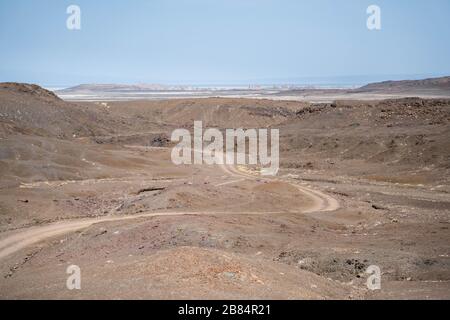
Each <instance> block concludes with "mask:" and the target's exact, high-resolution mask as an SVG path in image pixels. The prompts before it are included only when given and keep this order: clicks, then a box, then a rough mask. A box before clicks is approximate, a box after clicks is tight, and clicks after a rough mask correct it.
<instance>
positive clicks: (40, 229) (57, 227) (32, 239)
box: [0, 165, 339, 259]
mask: <svg viewBox="0 0 450 320" xmlns="http://www.w3.org/2000/svg"><path fill="white" fill-rule="evenodd" d="M221 168H222V169H223V170H224V171H225V172H226V173H227V174H229V175H232V176H235V177H239V178H241V180H245V179H251V180H257V179H259V180H268V181H281V182H285V183H289V184H290V185H292V186H294V187H295V188H297V189H298V190H299V191H300V192H302V193H303V194H305V195H307V196H308V197H310V198H311V199H312V200H313V205H312V206H310V207H309V208H307V209H306V210H302V211H301V212H299V213H310V212H323V211H334V210H337V209H338V208H339V203H338V201H337V200H336V199H334V198H332V197H331V196H329V195H326V194H324V193H322V192H320V191H317V190H313V189H310V188H307V187H304V186H300V185H298V184H296V183H293V182H290V181H286V180H284V179H281V178H266V177H260V176H255V175H251V174H248V173H245V172H242V171H241V170H239V169H237V168H235V167H233V166H226V165H223V166H221ZM271 213H272V212H152V213H144V214H139V215H132V216H107V217H99V218H88V219H79V220H72V221H62V222H56V223H52V224H49V225H45V226H37V227H30V228H26V229H22V230H20V231H17V232H15V233H14V234H12V235H10V236H8V237H6V238H4V239H0V259H3V258H5V257H6V256H8V255H10V254H12V253H15V252H17V251H20V250H22V249H24V248H26V247H28V246H30V245H33V244H35V243H38V242H40V241H43V240H46V239H48V238H52V237H55V236H60V235H63V234H66V233H69V232H74V231H78V230H82V229H85V228H88V227H90V226H92V225H94V224H97V223H102V222H113V221H124V220H131V219H138V218H148V217H157V216H183V215H185V216H187V215H212V214H221V215H224V214H229V215H235V214H244V215H251V214H255V215H256V214H271ZM276 213H277V212H273V214H276Z"/></svg>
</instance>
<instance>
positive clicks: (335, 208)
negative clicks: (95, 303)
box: [0, 87, 450, 299]
mask: <svg viewBox="0 0 450 320" xmlns="http://www.w3.org/2000/svg"><path fill="white" fill-rule="evenodd" d="M19 89H20V90H19V91H14V90H16V89H14V90H12V92H10V91H11V88H7V89H1V88H0V98H1V99H2V101H3V102H2V104H1V108H2V109H1V110H0V111H1V112H0V113H1V114H2V115H5V114H6V115H7V116H8V117H9V118H7V119H6V120H4V119H3V118H2V120H1V121H0V129H1V130H0V142H1V143H0V161H1V164H2V165H1V168H0V175H1V183H0V190H1V192H0V276H1V278H0V298H3V299H23V298H31V299H40V298H45V299H59V298H68V299H84V298H94V299H123V298H134V299H177V298H186V299H197V298H198V299H221V298H223V299H236V298H243V299H395V298H400V299H449V298H450V245H449V244H450V232H449V227H450V220H449V214H450V211H449V208H450V196H449V194H450V182H449V181H450V180H449V179H450V176H449V170H450V168H449V167H448V163H449V162H448V160H449V153H448V152H449V150H450V148H449V143H450V139H449V137H450V129H449V123H450V113H449V111H450V109H449V107H450V103H449V102H448V101H447V100H432V101H431V100H430V101H428V100H421V99H404V100H387V101H381V102H358V101H353V102H337V103H335V104H323V105H315V104H308V103H300V102H286V101H269V100H240V99H220V98H214V99H199V100H196V99H189V100H176V101H174V100H167V101H161V102H155V101H137V102H108V103H103V104H97V103H86V104H83V105H81V106H77V105H70V104H67V103H66V102H65V103H62V104H61V102H60V101H59V100H56V98H55V97H53V96H52V95H50V94H47V93H45V92H44V93H41V91H39V90H38V89H36V88H34V87H33V88H32V89H31V90H32V91H31V93H28V91H29V90H30V89H29V88H28V87H27V88H22V87H19ZM2 90H3V91H2ZM8 90H9V91H8ZM18 105H19V106H20V105H23V107H22V108H19V109H17V106H18ZM33 106H34V107H33ZM61 108H62V109H64V108H69V109H71V110H70V111H68V112H67V113H64V112H63V113H60V112H59V111H60V109H61ZM37 109H38V110H40V111H39V114H41V113H43V111H42V110H45V112H47V113H49V112H51V113H52V118H51V119H52V121H49V118H48V117H44V116H38V115H34V114H33V112H36V110H37ZM72 109H73V110H72ZM18 110H19V111H20V113H19V112H18ZM77 119H78V120H79V121H82V122H83V125H82V126H81V127H79V126H78V123H77V122H79V121H78V120H77ZM194 119H195V120H203V121H204V124H205V126H214V127H219V128H229V127H245V128H248V127H276V128H280V146H281V149H280V152H281V170H280V172H279V173H278V175H277V176H276V177H263V176H260V175H259V170H258V168H255V167H247V166H206V165H201V166H175V165H173V164H172V162H171V160H170V150H171V146H170V141H168V139H167V137H168V136H170V132H171V130H173V129H174V128H188V129H191V126H192V123H193V120H194ZM86 128H88V129H86ZM55 135H57V137H55ZM71 265H77V266H79V267H80V269H81V279H82V280H81V290H68V289H67V287H66V280H67V278H68V276H69V275H68V274H67V273H66V270H67V267H68V266H71ZM371 265H376V266H378V267H380V269H381V273H382V274H381V290H377V291H371V290H368V288H367V286H366V279H367V277H368V275H367V274H366V273H365V271H366V270H367V268H368V267H369V266H371Z"/></svg>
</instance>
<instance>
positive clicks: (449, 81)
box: [55, 76, 450, 94]
mask: <svg viewBox="0 0 450 320" xmlns="http://www.w3.org/2000/svg"><path fill="white" fill-rule="evenodd" d="M249 88H250V87H249ZM257 88H258V86H254V87H252V88H251V89H252V90H255V89H257ZM273 88H274V89H275V88H277V89H278V90H280V91H286V90H291V91H292V90H303V91H304V90H318V89H314V88H311V89H308V88H305V87H304V86H298V88H295V85H289V86H287V85H278V86H274V87H273ZM198 90H201V89H200V88H198V87H196V86H189V85H164V84H145V83H142V84H81V85H77V86H74V87H70V88H66V89H63V90H57V91H55V92H56V93H57V94H73V93H80V94H82V93H85V94H89V93H91V94H95V93H102V92H105V93H126V92H152V91H198ZM249 90H250V89H249ZM320 90H324V91H327V90H335V91H336V90H339V91H344V90H345V91H347V92H349V93H351V92H356V93H358V92H362V93H364V92H369V93H404V92H413V91H415V90H416V91H419V92H420V91H424V90H425V91H444V92H447V93H450V76H446V77H440V78H429V79H423V80H399V81H383V82H374V83H370V84H367V85H365V86H362V87H360V88H356V89H325V88H324V89H320Z"/></svg>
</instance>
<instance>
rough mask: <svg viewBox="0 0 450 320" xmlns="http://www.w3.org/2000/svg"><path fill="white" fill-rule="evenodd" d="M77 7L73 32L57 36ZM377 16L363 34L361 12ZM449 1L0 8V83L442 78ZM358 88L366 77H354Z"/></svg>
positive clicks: (448, 52)
mask: <svg viewBox="0 0 450 320" xmlns="http://www.w3.org/2000/svg"><path fill="white" fill-rule="evenodd" d="M71 4H76V5H79V6H80V8H81V11H82V16H81V23H82V29H81V30H79V31H70V30H68V29H67V28H66V19H67V17H68V15H67V14H66V8H67V7H68V6H69V5H71ZM371 4H377V5H378V6H380V7H381V18H382V29H381V30H380V31H369V30H368V29H367V27H366V20H367V17H368V15H367V14H366V9H367V7H368V6H369V5H371ZM449 40H450V1H448V0H433V1H426V0H370V1H366V0H339V1H336V0H308V1H301V0H292V1H291V0H70V1H66V0H57V1H56V0H0V46H1V47H0V81H20V82H33V83H38V84H41V85H74V84H78V83H92V82H97V83H110V82H122V83H137V82H148V83H154V82H157V83H173V84H176V83H192V84H213V83H221V84H227V83H228V84H245V83H258V82H259V83H264V82H267V83H271V82H296V81H297V82H303V81H305V79H306V80H307V81H311V82H315V81H316V82H318V81H321V79H323V78H326V79H340V81H344V80H343V79H347V80H348V81H349V82H351V81H358V80H357V79H360V78H361V77H360V76H365V78H367V77H366V76H369V78H373V79H380V80H381V79H384V78H396V77H397V78H401V77H406V76H410V77H419V76H422V75H430V76H432V75H445V74H450V59H449V57H450V41H449ZM363 78H364V77H363Z"/></svg>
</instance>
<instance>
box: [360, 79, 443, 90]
mask: <svg viewBox="0 0 450 320" xmlns="http://www.w3.org/2000/svg"><path fill="white" fill-rule="evenodd" d="M410 90H444V91H449V92H450V76H449V77H440V78H429V79H423V80H400V81H383V82H376V83H370V84H368V85H365V86H363V87H361V88H358V89H355V90H354V91H356V92H380V91H382V92H402V91H410Z"/></svg>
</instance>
